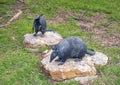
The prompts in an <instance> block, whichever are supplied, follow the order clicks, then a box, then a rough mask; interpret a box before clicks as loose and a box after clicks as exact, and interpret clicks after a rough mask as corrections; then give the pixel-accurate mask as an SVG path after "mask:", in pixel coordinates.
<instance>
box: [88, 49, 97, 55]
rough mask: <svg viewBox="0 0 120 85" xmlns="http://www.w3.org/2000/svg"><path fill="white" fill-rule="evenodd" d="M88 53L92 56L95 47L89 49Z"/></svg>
mask: <svg viewBox="0 0 120 85" xmlns="http://www.w3.org/2000/svg"><path fill="white" fill-rule="evenodd" d="M86 53H87V54H89V55H91V56H92V55H94V54H95V51H94V50H93V49H89V50H87V52H86Z"/></svg>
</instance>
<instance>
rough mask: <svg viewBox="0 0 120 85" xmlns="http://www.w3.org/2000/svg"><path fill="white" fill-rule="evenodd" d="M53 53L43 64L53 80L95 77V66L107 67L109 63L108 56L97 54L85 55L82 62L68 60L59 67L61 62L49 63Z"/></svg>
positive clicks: (47, 54)
mask: <svg viewBox="0 0 120 85" xmlns="http://www.w3.org/2000/svg"><path fill="white" fill-rule="evenodd" d="M51 52H52V51H49V52H48V53H46V54H45V55H44V58H43V60H42V61H41V64H42V66H43V68H44V69H45V71H46V72H47V73H49V74H50V76H51V78H52V79H53V80H65V79H71V78H76V77H85V76H94V75H96V72H97V71H96V68H95V66H99V65H100V66H102V65H105V64H106V63H107V61H108V57H107V56H106V55H104V54H103V53H100V52H96V54H95V55H93V56H89V55H85V57H84V58H83V59H82V61H78V62H75V59H67V61H66V62H65V63H64V64H63V65H58V63H59V62H55V59H54V61H53V62H51V63H49V59H50V54H51Z"/></svg>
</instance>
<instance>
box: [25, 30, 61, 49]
mask: <svg viewBox="0 0 120 85" xmlns="http://www.w3.org/2000/svg"><path fill="white" fill-rule="evenodd" d="M61 40H62V37H61V36H60V35H59V34H58V33H55V32H46V33H45V34H44V35H42V34H41V32H39V33H38V34H37V36H33V34H25V35H24V40H23V44H24V46H25V47H27V48H33V49H36V48H39V47H41V46H44V45H45V46H51V45H55V44H57V43H59V42H60V41H61Z"/></svg>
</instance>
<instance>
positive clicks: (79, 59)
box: [75, 53, 85, 62]
mask: <svg viewBox="0 0 120 85" xmlns="http://www.w3.org/2000/svg"><path fill="white" fill-rule="evenodd" d="M84 56H85V54H84V53H83V54H79V56H78V57H77V58H76V59H75V62H78V61H81V60H82V58H83V57H84Z"/></svg>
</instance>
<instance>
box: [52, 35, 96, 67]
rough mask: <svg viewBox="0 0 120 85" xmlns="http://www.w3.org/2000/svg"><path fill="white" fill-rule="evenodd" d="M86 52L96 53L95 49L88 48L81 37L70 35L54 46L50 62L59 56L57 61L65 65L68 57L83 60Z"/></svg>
mask: <svg viewBox="0 0 120 85" xmlns="http://www.w3.org/2000/svg"><path fill="white" fill-rule="evenodd" d="M85 54H89V55H94V54H95V51H94V50H92V49H91V50H88V49H87V46H86V44H85V43H84V42H83V41H82V40H81V39H80V38H79V37H73V36H72V37H68V38H66V39H64V40H62V41H61V42H59V43H58V44H57V45H53V46H52V53H51V56H50V62H52V60H53V59H55V58H56V57H57V56H58V59H57V60H56V61H59V62H60V63H59V64H58V65H63V64H64V63H65V61H66V60H67V59H68V58H76V59H78V60H81V59H82V58H83V57H84V56H85Z"/></svg>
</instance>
